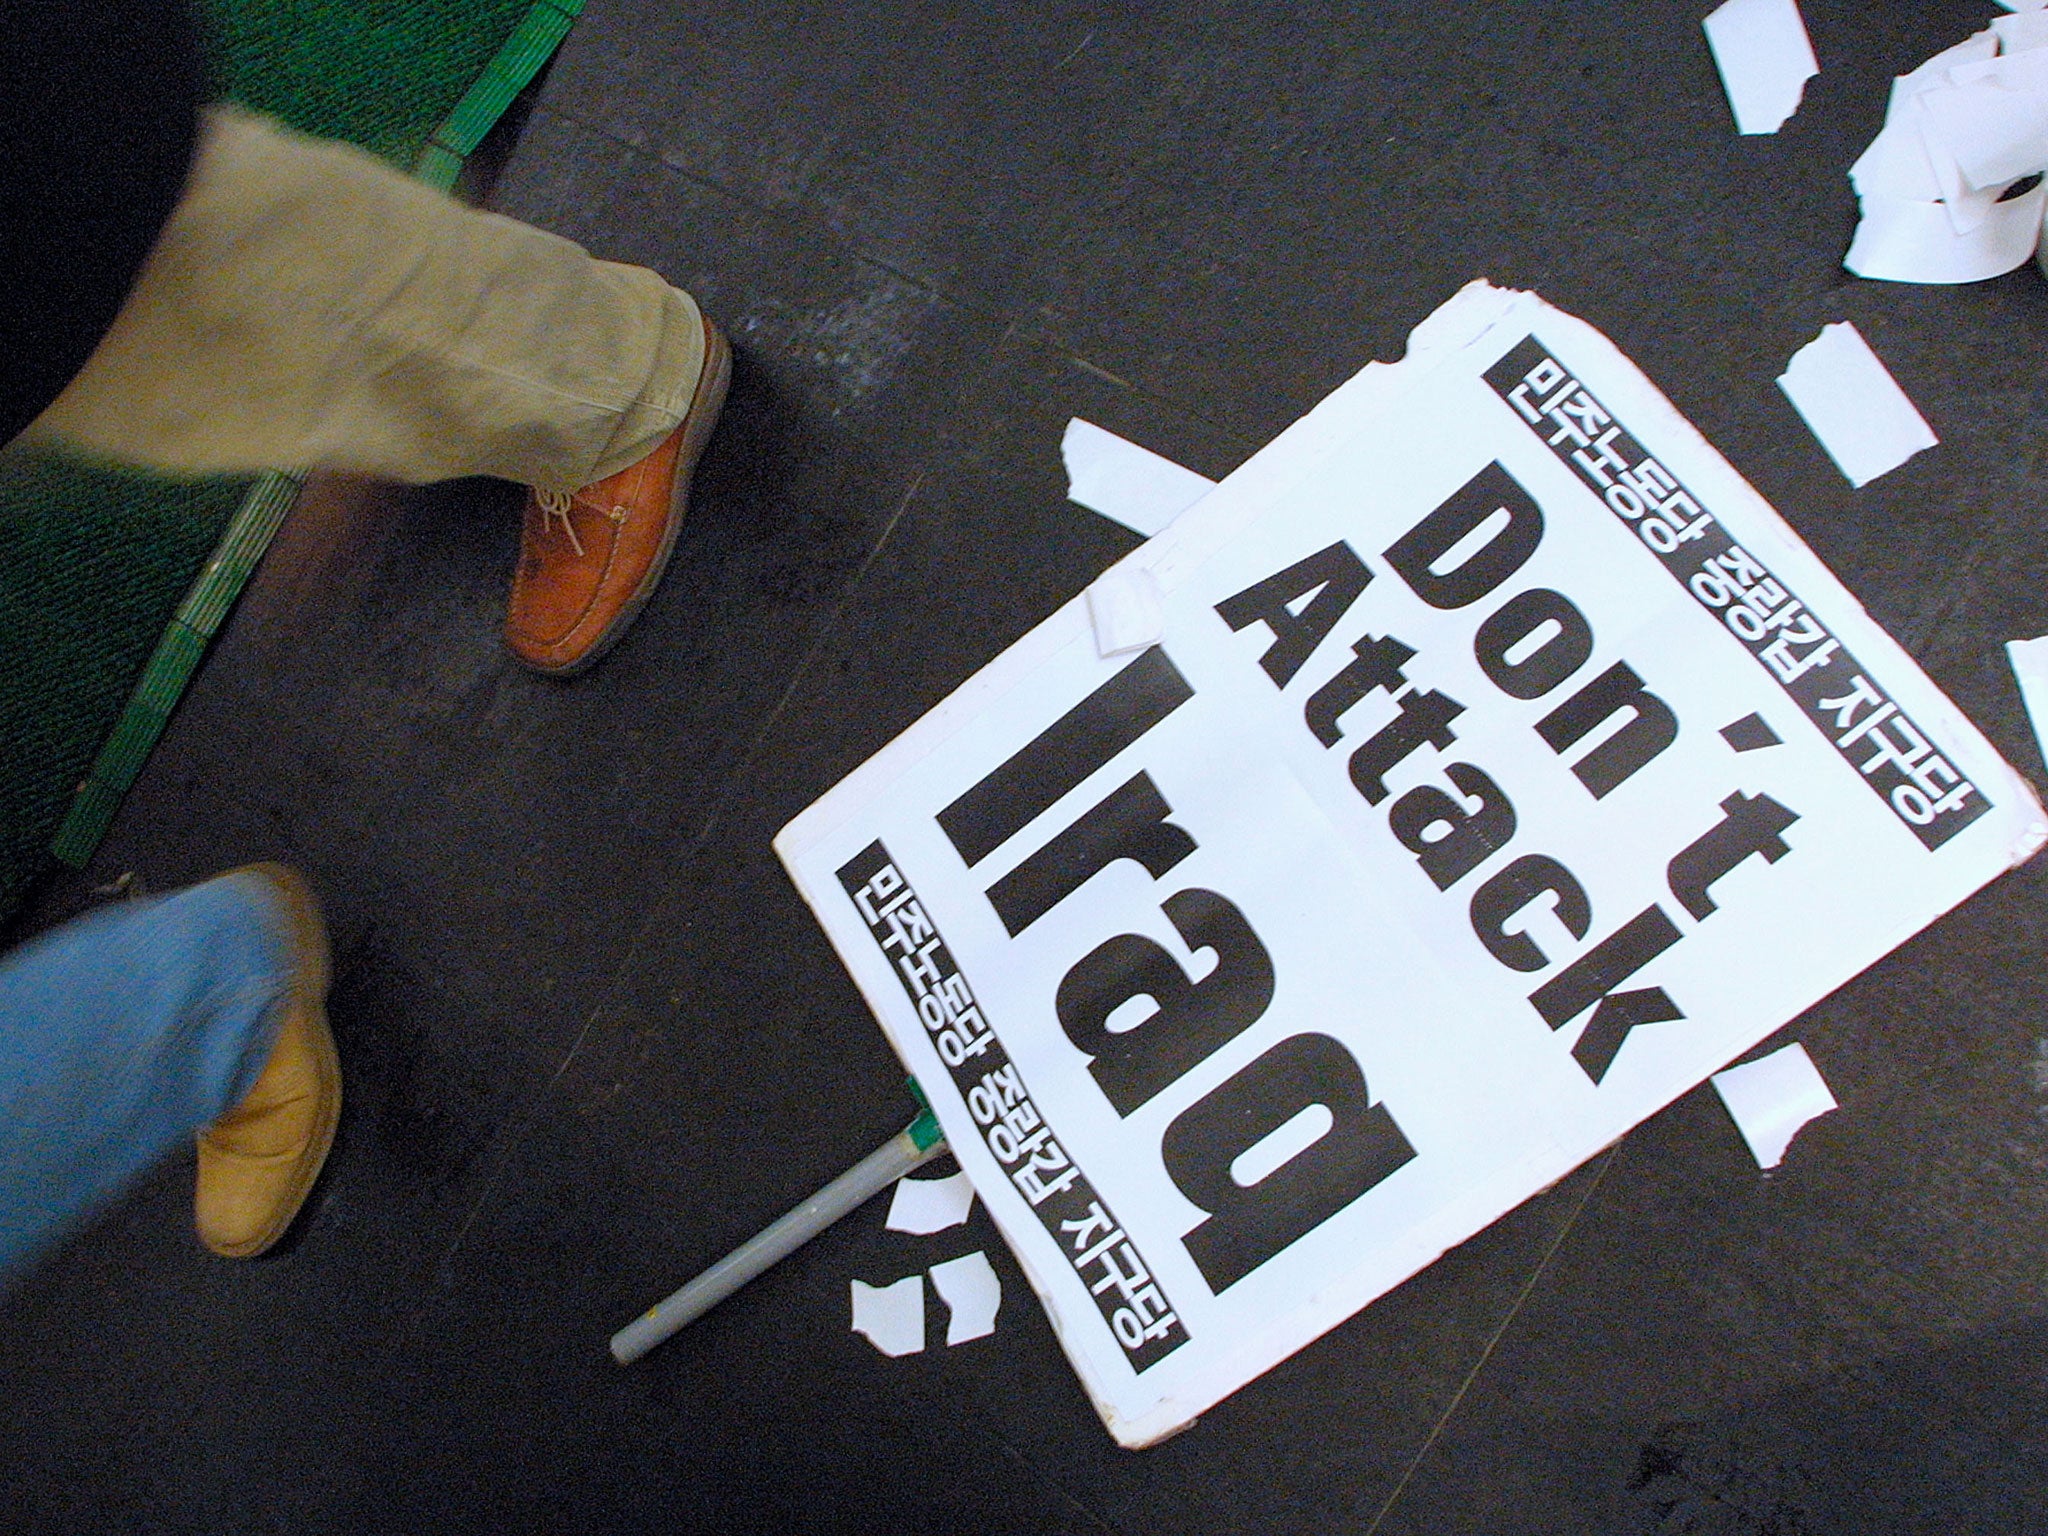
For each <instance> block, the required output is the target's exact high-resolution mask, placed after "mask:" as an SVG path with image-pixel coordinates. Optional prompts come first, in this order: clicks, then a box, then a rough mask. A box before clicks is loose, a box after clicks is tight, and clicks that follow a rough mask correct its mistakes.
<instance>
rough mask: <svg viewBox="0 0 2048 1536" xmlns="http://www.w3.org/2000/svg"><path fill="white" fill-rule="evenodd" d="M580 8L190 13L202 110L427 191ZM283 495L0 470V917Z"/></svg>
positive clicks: (67, 830) (147, 726) (117, 753)
mask: <svg viewBox="0 0 2048 1536" xmlns="http://www.w3.org/2000/svg"><path fill="white" fill-rule="evenodd" d="M582 3H583V0H541V3H540V4H538V5H536V4H535V3H534V0H350V3H348V4H339V3H335V0H209V9H210V11H211V13H212V23H213V31H214V39H213V41H214V69H215V78H216V80H217V81H218V83H219V86H220V94H222V95H225V96H228V97H231V98H233V99H235V100H237V101H240V102H243V103H245V104H247V105H249V106H252V107H255V108H257V109H258V110H260V111H264V112H269V113H272V114H274V115H276V116H278V117H280V118H283V119H284V120H285V121H286V122H289V123H291V124H293V125H294V126H296V127H299V128H303V129H305V130H307V131H308V132H312V133H319V134H324V135H326V136H328V137H332V138H343V139H349V140H352V141H353V142H355V143H358V144H361V145H364V146H365V147H366V148H369V149H371V150H374V151H375V152H376V153H378V154H380V155H383V156H384V157H385V158H387V159H389V160H391V161H393V162H395V163H397V164H399V165H402V166H405V167H406V168H408V169H409V170H411V171H413V173H414V174H416V175H418V176H420V177H422V178H423V179H425V180H428V181H431V182H433V183H434V184H435V185H437V186H443V187H446V186H449V185H451V184H452V183H453V181H454V179H455V174H456V172H457V171H458V170H459V169H460V168H461V165H462V161H463V158H464V157H465V156H467V155H468V154H469V153H470V151H471V150H473V149H475V147H476V145H477V142H478V141H479V140H480V139H481V138H482V137H483V136H484V134H485V132H486V131H487V130H488V129H489V128H490V127H491V125H492V124H493V123H495V122H496V121H497V120H498V118H499V116H500V115H501V114H502V113H503V112H504V110H505V108H506V107H507V106H508V105H509V104H510V103H511V101H512V98H513V97H514V96H515V95H516V94H517V93H518V91H519V90H520V88H521V87H523V86H524V85H525V84H526V83H527V81H529V80H530V79H531V78H532V77H533V75H534V74H535V73H536V72H537V71H538V70H539V68H540V67H541V65H542V64H544V63H545V62H546V61H547V59H548V57H549V56H550V55H551V54H552V53H553V52H554V50H555V47H556V46H557V44H559V43H560V41H561V39H562V36H563V34H564V33H566V32H567V31H568V28H569V23H570V21H571V20H572V19H573V18H574V17H575V15H576V13H577V12H578V11H579V10H580V9H581V8H582ZM296 491H297V481H296V480H295V479H294V478H292V477H291V476H288V475H282V474H280V475H269V476H264V477H262V478H261V479H259V480H255V481H251V480H247V479H215V480H202V481H196V482H172V481H166V480H160V479H154V478H150V477H148V476H143V475H135V474H128V473H119V472H114V471H109V470H106V469H102V468H97V467H94V466H89V465H82V464H78V463H74V462H70V461H66V460H63V459H60V458H56V457H53V456H50V455H47V454H40V453H29V452H25V451H22V450H18V449H17V450H12V451H9V452H7V453H5V454H0V919H4V918H5V917H6V916H7V915H9V914H10V913H11V912H12V911H13V910H14V909H15V907H16V906H17V905H18V904H19V902H20V900H21V898H22V897H23V895H24V894H25V893H26V891H27V889H28V887H29V885H30V884H31V883H32V882H33V881H34V880H35V878H36V877H37V876H38V875H39V874H41V873H42V871H43V870H44V869H45V868H46V867H48V863H49V860H50V858H51V857H52V856H53V855H54V856H56V857H59V858H62V859H63V860H65V861H66V862H68V863H73V864H82V863H84V861H85V860H86V859H87V858H88V857H89V856H90V855H91V853H92V851H93V849H94V848H95V847H96V846H97V845H98V843H99V840H100V838H101V836H102V835H103V834H104V832H105V830H106V827H107V824H108V822H109V821H111V820H112V817H113V814H114V812H115V810H116V809H118V807H119V805H120V802H121V797H122V796H123V795H124V794H125V793H126V792H127V789H128V786H129V785H130V784H131V783H132V782H133V780H134V776H135V775H136V774H137V773H138V772H140V770H141V767H142V764H143V762H144V761H145V760H146V759H147V757H148V755H149V750H150V748H151V747H153V746H154V745H155V743H156V739H157V735H158V733H159V732H160V731H161V730H162V728H163V724H164V722H165V720H167V719H168V718H169V716H170V712H171V710H172V709H173V708H174V707H175V706H176V703H177V700H178V697H179V696H180V695H181V694H182V693H183V691H184V688H185V684H186V682H187V681H188V680H189V678H190V676H191V674H192V671H193V670H194V668H196V667H197V665H198V663H199V661H200V659H201V657H202V656H203V654H204V652H205V648H206V644H207V642H208V641H209V640H210V639H211V638H212V636H213V633H214V631H215V629H216V628H217V627H218V626H219V624H220V623H221V622H222V620H223V619H224V618H225V617H226V614H227V611H228V609H229V608H230V606H232V604H233V602H234V599H235V596H236V595H237V594H238V593H239V592H240V591H241V588H242V584H243V582H244V581H245V580H246V579H247V577H248V574H249V572H250V570H252V569H253V568H254V565H255V563H256V561H257V559H258V558H259V557H260V556H261V554H262V552H263V548H264V546H265V545H266V544H267V543H268V542H269V539H270V535H271V533H272V532H274V531H275V529H276V527H277V524H278V523H279V522H280V521H281V520H282V518H283V516H284V513H285V511H286V510H288V508H289V507H290V505H291V500H292V497H293V495H294V494H295V493H296Z"/></svg>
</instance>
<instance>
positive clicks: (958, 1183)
mask: <svg viewBox="0 0 2048 1536" xmlns="http://www.w3.org/2000/svg"><path fill="white" fill-rule="evenodd" d="M973 1206H974V1186H973V1185H972V1184H971V1183H969V1182H968V1180H967V1175H966V1174H964V1173H955V1174H951V1175H949V1176H948V1177H946V1178H943V1179H898V1180H897V1181H896V1193H895V1194H894V1195H893V1196H892V1197H891V1198H890V1200H889V1220H888V1223H887V1226H888V1229H889V1230H890V1231H891V1232H913V1233H916V1234H918V1235H919V1236H924V1235H927V1234H929V1233H932V1232H943V1231H945V1230H946V1228H948V1227H957V1226H959V1225H960V1223H961V1222H963V1221H965V1220H966V1219H967V1213H968V1211H969V1210H971V1209H973Z"/></svg>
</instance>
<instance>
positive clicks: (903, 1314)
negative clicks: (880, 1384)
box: [852, 1275, 924, 1355]
mask: <svg viewBox="0 0 2048 1536" xmlns="http://www.w3.org/2000/svg"><path fill="white" fill-rule="evenodd" d="M852 1285H853V1331H854V1332H855V1333H860V1334H865V1335H867V1340H868V1342H869V1343H870V1344H872V1345H874V1346H875V1348H877V1349H879V1350H880V1351H881V1352H882V1353H883V1354H885V1355H914V1354H916V1353H917V1352H918V1351H919V1350H921V1349H923V1348H924V1276H923V1275H909V1276H906V1277H905V1278H904V1279H901V1280H898V1281H897V1282H896V1283H895V1284H894V1285H865V1284H863V1283H862V1282H861V1281H858V1280H855V1281H853V1282H852Z"/></svg>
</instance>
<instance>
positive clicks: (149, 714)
mask: <svg viewBox="0 0 2048 1536" xmlns="http://www.w3.org/2000/svg"><path fill="white" fill-rule="evenodd" d="M582 9H583V0H539V3H538V4H536V5H535V6H534V7H533V9H531V10H530V11H528V12H527V13H526V15H525V17H524V18H523V19H522V20H521V21H520V23H519V25H518V26H517V27H515V28H513V30H512V35H511V36H510V37H508V38H507V39H506V40H505V43H504V46H503V47H501V48H500V49H499V50H498V52H497V53H496V55H495V56H493V58H492V59H491V62H490V63H489V64H487V65H485V66H484V71H483V73H482V74H481V75H479V76H478V77H477V80H476V83H475V84H474V85H472V86H471V87H470V88H469V90H468V92H467V93H466V94H465V95H464V96H463V98H462V100H461V101H459V102H457V103H456V104H455V109H454V110H453V111H452V112H450V113H449V114H448V116H447V117H446V118H445V119H443V121H442V123H441V125H440V127H438V128H436V129H435V130H434V132H433V133H432V134H431V135H429V136H428V139H427V143H426V146H425V148H423V149H422V150H421V151H420V154H419V158H418V159H417V160H416V161H414V163H413V174H414V175H415V176H417V177H418V178H419V179H420V180H422V181H424V182H427V183H428V184H429V185H431V186H435V187H439V188H440V189H441V190H442V191H444V192H445V191H447V190H448V189H449V188H450V187H452V186H454V185H455V178H456V176H457V175H458V174H459V173H460V172H461V170H462V165H463V162H464V161H465V160H467V159H468V158H469V156H470V155H471V154H473V153H474V152H475V150H476V147H477V145H478V144H479V143H481V142H482V141H483V137H484V135H485V134H486V133H488V132H490V130H491V128H492V126H493V125H494V124H495V123H496V122H497V121H498V119H499V118H501V117H503V116H504V115H505V109H506V108H507V107H509V106H511V105H512V101H513V98H514V97H516V96H517V95H518V94H519V93H520V92H521V91H523V90H524V89H526V86H527V85H528V83H529V82H530V81H532V79H533V77H534V76H535V75H537V74H539V73H540V70H541V66H542V65H544V64H545V63H547V61H548V60H549V59H550V58H552V57H553V56H554V52H555V49H556V48H558V47H560V46H561V42H562V39H563V38H564V37H566V36H567V35H568V32H569V28H570V25H571V24H572V23H573V22H574V21H575V20H576V17H577V15H578V13H580V12H581V11H582ZM304 483H305V476H304V475H303V474H302V473H297V472H289V471H281V470H280V471H273V472H271V473H269V474H266V475H264V476H262V477H261V478H259V479H258V480H257V482H256V484H255V485H254V486H253V487H252V488H251V489H250V491H249V494H248V495H247V496H246V497H244V498H243V501H242V504H241V506H240V507H239V508H237V509H236V511H235V515H234V517H233V518H232V519H230V520H229V522H228V527H227V532H226V533H225V534H223V535H222V536H221V541H220V545H219V547H218V548H216V549H215V550H214V552H213V556H212V558H211V559H209V560H208V561H207V563H206V567H205V569H204V570H202V571H201V572H200V573H199V577H198V579H197V580H196V581H195V582H194V583H193V584H192V590H191V591H190V592H188V593H187V594H186V596H185V601H184V602H183V603H182V604H180V605H179V607H178V611H177V613H176V614H175V615H174V616H173V617H172V619H171V622H170V625H169V627H168V628H167V629H166V630H165V631H164V635H163V638H162V639H161V640H159V641H158V642H157V647H156V650H155V652H154V653H153V654H152V655H151V656H150V658H149V662H148V664H147V665H146V666H145V667H144V668H143V670H142V679H141V681H140V682H138V683H137V684H136V685H135V692H134V693H133V694H132V695H131V696H130V698H129V700H128V705H127V708H126V709H124V710H123V711H122V713H121V718H120V719H119V720H118V721H117V722H116V723H115V725H114V729H113V732H112V733H111V734H110V735H109V736H108V737H107V740H106V742H105V744H104V745H102V746H101V748H100V752H99V756H98V757H97V758H96V759H95V760H94V762H93V765H92V769H91V771H90V772H88V773H87V774H86V776H85V779H84V781H83V782H82V783H80V785H79V786H78V789H77V791H76V793H75V795H74V797H73V799H72V802H71V810H70V812H69V813H68V814H67V815H66V816H65V818H64V822H63V825H62V826H60V827H58V829H57V835H56V837H55V838H54V839H53V840H52V841H51V843H50V853H51V856H52V857H54V858H55V859H57V861H58V862H60V863H62V864H68V865H70V866H71V867H72V868H73V869H77V868H79V867H81V866H82V865H84V863H85V862H86V860H88V859H90V858H91V857H92V855H93V852H94V850H95V849H97V848H98V847H99V845H100V841H101V839H102V838H104V837H105V836H106V835H107V829H108V827H110V826H112V825H113V821H114V814H115V812H117V811H118V810H120V808H121V802H122V801H123V800H124V799H125V798H127V794H128V791H129V790H130V789H131V788H133V787H134V784H135V781H136V779H137V778H138V777H140V776H141V773H142V768H143V765H144V764H145V763H147V762H148V761H149V755H150V753H151V752H152V751H154V750H155V748H156V744H157V742H158V740H159V739H160V738H161V737H162V736H163V733H164V727H165V726H166V725H168V724H169V723H170V718H171V712H172V711H173V710H174V709H176V708H177V706H178V701H179V699H181V698H183V697H184V694H185V689H186V687H187V686H188V685H189V684H190V683H191V681H192V676H193V674H194V673H195V672H197V671H198V670H199V663H200V662H201V661H202V660H203V659H204V658H205V656H206V650H207V646H208V645H209V644H210V643H211V641H212V640H213V637H214V634H215V632H216V631H218V630H219V628H220V626H221V624H222V623H223V622H224V621H225V620H226V618H227V615H228V610H229V609H231V608H232V607H234V604H235V599H236V598H238V597H240V596H241V594H242V588H243V587H244V586H246V585H247V584H248V581H249V577H250V576H251V575H252V574H254V572H255V570H256V565H257V562H258V561H260V560H261V559H262V558H263V552H264V550H266V549H267V548H269V547H270V540H271V537H272V536H273V535H274V534H275V533H276V532H277V530H278V528H279V526H280V525H281V524H282V523H283V522H284V519H285V514H286V513H287V512H289V511H290V510H291V509H292V504H293V503H294V502H295V501H296V500H297V499H298V495H299V488H300V487H301V486H302V485H303V484H304Z"/></svg>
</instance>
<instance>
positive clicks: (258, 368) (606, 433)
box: [30, 107, 704, 490]
mask: <svg viewBox="0 0 2048 1536" xmlns="http://www.w3.org/2000/svg"><path fill="white" fill-rule="evenodd" d="M703 355H704V341H703V327H702V323H701V320H700V318H699V315H698V312H697V307H696V305H695V303H694V302H693V301H692V300H691V299H690V297H689V295H687V294H685V293H683V292H681V291H680V290H678V289H675V288H672V287H670V286H669V285H668V284H667V283H666V282H664V281H663V280H662V279H661V278H660V277H658V276H656V275H655V274H654V273H652V272H650V271H648V270H646V269H645V268H643V267H629V266H623V265H620V264H618V263H615V262H605V261H598V260H595V259H594V258H592V257H591V256H590V255H588V254H587V253H586V252H585V251H584V250H583V249H582V248H581V247H580V246H577V245H574V244H572V243H571V242H569V241H567V240H564V239H561V238H559V237H558V236H555V235H550V234H546V233H544V232H542V231H540V230H537V229H533V228H531V227H529V226H527V225H524V224H521V223H518V222H517V221H515V220H513V219H508V218H503V217H501V216H499V215H497V214H491V213H483V212H478V211H476V210H473V209H469V208H466V207H464V206H463V205H461V204H460V203H457V202H456V201H455V200H454V199H452V198H449V197H447V196H445V195H443V194H442V193H440V192H437V191H435V190H434V189H433V188H431V187H428V186H426V185H424V184H422V183H420V182H416V181H414V180H412V179H411V178H409V177H406V176H403V175H401V174H399V173H398V172H397V171H395V170H393V169H391V168H390V167H389V166H387V165H385V164H384V163H383V162H382V161H379V160H377V159H375V158H374V157H372V156H370V155H368V154H365V153H363V152H362V151H360V150H357V149H353V148H351V147H349V146H347V145H344V144H337V143H332V142H329V141H326V140H321V139H312V138H307V137H305V136H303V135H301V134H297V133H293V132H291V131H289V130H287V129H285V128H282V127H280V126H279V125H277V124H275V123H272V122H268V121H266V120H264V119H261V118H257V117H253V116H251V115H249V114H247V113H243V112H240V111H237V110H235V109H233V108H227V107H216V108H213V109H211V110H210V111H209V112H208V114H207V120H206V123H205V125H204V129H203V133H202V137H201V148H200V152H199V155H198V158H197V161H196V163H195V165H194V168H193V173H192V177H191V180H190V182H189V183H188V185H187V187H186V190H185V194H184V197H183V198H182V199H181V201H180V202H179V205H178V207H177V210H176V212H174V213H173V214H172V216H171V219H170V221H169V223H168V224H167V225H166V226H165V228H164V232H163V235H162V237H161V238H160V239H159V241H158V243H157V246H156V249H155V250H154V251H153V252H152V254H151V256H150V258H149V261H148V262H147V264H146V265H145V266H144V268H143V272H142V275H141V277H140V278H139V279H138V280H137V282H136V285H135V288H134V290H133V291H132V292H131V293H130V295H129V297H128V301H127V303H126V304H125V305H124V306H123V308H122V310H121V313H120V316H119V317H118V318H117V319H116V321H115V322H114V325H113V328H112V329H111V330H110V331H109V332H108V334H107V336H106V337H105V339H104V340H103V341H102V342H101V344H100V346H99V348H98V349H97V350H96V351H95V352H94V353H93V355H92V358H91V360H90V361H89V362H88V363H87V364H86V366H85V368H84V369H83V370H82V371H81V372H80V373H79V375H78V377H77V378H76V379H75V380H73V381H72V383H71V385H70V386H69V387H68V388H67V389H66V390H65V392H64V394H63V395H62V396H61V397H60V398H59V399H58V400H57V401H56V403H55V404H53V405H52V406H51V407H50V408H49V410H47V411H46V412H44V413H43V415H42V416H41V417H40V418H39V419H38V420H37V422H36V424H35V425H34V427H32V428H31V429H30V431H31V433H32V434H33V435H35V436H37V437H41V438H45V439H51V438H55V439H62V440H65V441H68V442H70V443H71V444H73V445H75V446H77V447H80V448H83V449H84V450H86V451H88V452H90V453H96V454H99V455H103V456H105V457H109V458H113V459H119V460H125V461H128V462H130V463H139V464H143V465H148V466H151V467H154V468H160V469H166V470H170V471H173V472H183V473H207V472H218V471H253V470H261V469H272V468H290V469H296V468H305V467H317V468H332V469H346V470H353V471H356V472H359V473H364V474H371V475H378V476H382V477H385V478H388V479H393V480H400V481H405V482H410V483H419V482H424V481H429V480H441V479H447V478H450V477H453V476H457V475H497V476H501V477H503V478H504V479H507V480H516V481H520V482H523V483H525V484H528V485H537V486H540V487H542V488H543V489H547V490H573V489H574V488H576V487H577V486H580V485H584V484H587V483H589V482H590V481H592V480H596V479H600V478H602V477H603V476H605V475H608V474H612V473H615V472H616V471H618V470H620V469H623V468H625V467H626V466H627V465H628V464H631V463H633V462H634V461H636V460H637V459H639V458H640V457H642V456H643V455H644V454H645V453H646V452H647V451H648V450H649V449H651V448H652V447H653V446H654V445H655V444H656V443H658V442H660V441H661V439H662V438H663V437H665V436H667V434H668V433H669V432H670V431H671V430H673V429H674V427H675V425H676V424H677V422H678V421H680V420H681V418H682V415H683V413H684V411H685V410H687V408H688V405H689V399H690V395H691V392H692V391H693V390H694V389H695V387H696V383H697V376H698V373H699V371H700V370H701V368H702V366H703Z"/></svg>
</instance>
